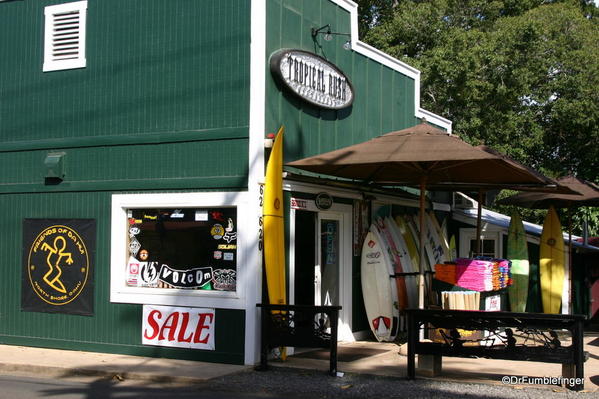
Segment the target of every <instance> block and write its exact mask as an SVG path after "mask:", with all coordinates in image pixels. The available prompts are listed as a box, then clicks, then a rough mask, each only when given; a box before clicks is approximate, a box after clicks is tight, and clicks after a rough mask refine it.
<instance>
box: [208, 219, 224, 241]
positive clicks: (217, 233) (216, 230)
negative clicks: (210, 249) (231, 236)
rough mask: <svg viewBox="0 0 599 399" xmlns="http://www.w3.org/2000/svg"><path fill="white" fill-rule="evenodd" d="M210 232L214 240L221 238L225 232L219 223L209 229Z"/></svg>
mask: <svg viewBox="0 0 599 399" xmlns="http://www.w3.org/2000/svg"><path fill="white" fill-rule="evenodd" d="M210 234H211V235H212V238H214V239H215V240H220V239H221V238H223V235H224V234H225V229H224V228H223V226H222V225H221V224H218V223H217V224H215V225H214V226H212V228H211V229H210Z"/></svg>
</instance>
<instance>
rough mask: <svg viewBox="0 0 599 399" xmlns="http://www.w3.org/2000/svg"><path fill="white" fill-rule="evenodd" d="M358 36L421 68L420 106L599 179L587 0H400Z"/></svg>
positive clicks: (597, 75)
mask: <svg viewBox="0 0 599 399" xmlns="http://www.w3.org/2000/svg"><path fill="white" fill-rule="evenodd" d="M386 15H387V16H386V17H385V19H384V20H381V21H380V23H378V21H374V22H375V23H373V24H371V25H370V26H369V27H368V31H367V32H366V34H365V36H364V40H365V41H367V42H368V43H369V44H371V45H373V46H375V47H377V48H379V49H381V50H383V51H385V52H387V53H389V54H391V55H393V56H395V57H397V58H399V59H401V60H402V61H404V62H407V63H409V64H411V65H413V66H415V67H416V68H418V69H420V70H421V71H422V76H421V102H422V106H423V107H424V108H426V109H429V110H431V111H433V112H435V113H437V114H439V115H442V116H444V117H447V118H449V119H451V120H452V121H453V126H454V132H455V133H457V134H459V135H460V136H461V137H462V138H464V139H465V140H466V141H468V142H470V143H472V144H480V143H485V144H487V145H490V146H491V147H494V148H496V149H497V150H499V151H501V152H504V153H506V154H508V155H510V156H512V157H513V158H515V159H517V160H519V161H520V162H523V163H524V164H527V165H529V166H531V167H533V168H535V169H538V170H540V171H541V172H543V173H545V174H547V175H549V176H553V177H558V176H564V175H566V174H574V175H577V176H579V177H581V178H583V179H586V180H589V181H592V182H595V183H597V182H598V180H599V145H598V143H599V90H598V88H599V46H598V45H597V43H599V26H598V22H597V21H598V19H597V15H598V14H597V7H595V6H594V5H593V4H592V1H589V0H583V1H579V0H561V1H547V0H489V1H487V0H462V1H459V0H428V1H427V0H420V1H418V0H403V1H400V2H398V3H397V4H395V5H394V6H393V7H392V13H391V14H386Z"/></svg>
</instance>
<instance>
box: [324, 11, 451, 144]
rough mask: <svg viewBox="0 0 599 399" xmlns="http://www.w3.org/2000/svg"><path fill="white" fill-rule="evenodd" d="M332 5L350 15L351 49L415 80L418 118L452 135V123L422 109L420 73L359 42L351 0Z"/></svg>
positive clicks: (356, 18) (415, 100)
mask: <svg viewBox="0 0 599 399" xmlns="http://www.w3.org/2000/svg"><path fill="white" fill-rule="evenodd" d="M330 1H331V2H332V3H334V4H336V5H337V6H339V7H341V8H343V9H344V10H346V11H348V12H349V14H350V26H351V32H350V34H351V40H350V41H351V48H352V50H354V51H355V52H357V53H358V54H362V55H364V56H365V57H368V58H370V59H371V60H373V61H376V62H378V63H380V64H381V65H384V66H386V67H388V68H391V69H392V70H394V71H397V72H399V73H401V74H403V75H405V76H407V77H409V78H411V79H414V109H415V110H416V114H415V116H416V117H417V118H425V119H426V120H427V121H428V122H431V123H434V124H435V125H437V126H439V127H441V128H443V129H445V130H447V132H448V133H451V130H452V122H451V121H450V120H448V119H445V118H443V117H441V116H439V115H436V114H433V113H432V112H430V111H427V110H424V109H422V108H420V71H419V70H418V69H416V68H414V67H412V66H410V65H408V64H406V63H405V62H402V61H400V60H398V59H397V58H394V57H392V56H390V55H389V54H387V53H384V52H382V51H381V50H378V49H376V48H374V47H372V46H371V45H369V44H366V43H364V42H362V41H360V40H358V37H359V36H358V5H357V4H356V3H354V2H353V1H351V0H330Z"/></svg>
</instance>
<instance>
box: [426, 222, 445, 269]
mask: <svg viewBox="0 0 599 399" xmlns="http://www.w3.org/2000/svg"><path fill="white" fill-rule="evenodd" d="M433 217H434V216H431V214H430V213H429V212H425V213H424V223H425V225H426V230H425V231H426V236H425V237H426V239H427V240H428V241H429V243H430V245H431V248H432V249H433V256H434V257H435V264H439V263H441V264H442V263H445V261H446V260H447V258H448V252H449V249H447V247H446V246H444V245H443V242H442V240H441V237H440V236H439V231H438V230H437V226H435V223H436V220H435V222H433V220H432V218H433ZM436 224H437V225H438V223H436Z"/></svg>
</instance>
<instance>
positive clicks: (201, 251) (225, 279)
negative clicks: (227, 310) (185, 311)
mask: <svg viewBox="0 0 599 399" xmlns="http://www.w3.org/2000/svg"><path fill="white" fill-rule="evenodd" d="M127 216H128V233H129V234H128V235H127V237H128V242H127V248H128V253H127V256H128V261H127V264H126V269H125V270H126V272H125V283H126V285H127V286H128V287H144V288H148V289H150V288H170V289H196V290H197V289H202V290H219V291H235V290H236V286H237V255H236V253H237V229H236V226H237V208H235V207H219V208H202V209H197V208H189V209H181V208H177V209H174V208H173V209H168V208H161V209H129V210H127Z"/></svg>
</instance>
